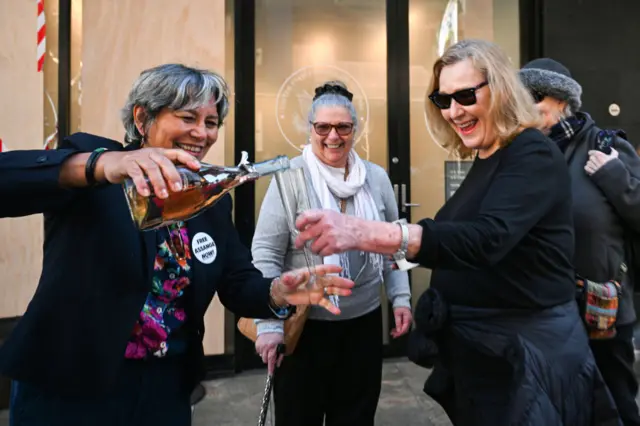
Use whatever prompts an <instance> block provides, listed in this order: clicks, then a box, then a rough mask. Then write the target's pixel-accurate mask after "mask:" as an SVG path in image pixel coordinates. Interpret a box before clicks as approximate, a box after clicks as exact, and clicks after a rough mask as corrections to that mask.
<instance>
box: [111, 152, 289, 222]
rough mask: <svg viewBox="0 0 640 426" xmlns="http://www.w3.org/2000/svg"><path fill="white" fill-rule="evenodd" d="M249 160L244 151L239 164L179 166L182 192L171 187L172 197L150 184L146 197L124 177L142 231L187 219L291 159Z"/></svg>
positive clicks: (285, 167)
mask: <svg viewBox="0 0 640 426" xmlns="http://www.w3.org/2000/svg"><path fill="white" fill-rule="evenodd" d="M247 159H248V154H247V153H246V152H244V151H243V152H242V160H241V161H240V164H239V165H238V166H237V167H224V166H216V165H213V164H206V163H201V167H200V169H199V170H198V171H193V170H191V169H189V168H187V167H185V166H177V167H176V168H177V170H178V173H179V174H180V176H181V177H182V191H178V192H172V191H171V190H170V189H169V197H167V198H164V199H163V198H159V197H157V196H156V195H155V194H154V192H153V187H152V186H151V185H149V190H150V191H151V194H150V195H149V196H148V197H144V196H142V195H140V194H139V193H138V191H137V189H136V186H135V184H134V183H133V180H131V179H127V180H125V182H124V183H123V188H124V193H125V198H126V200H127V203H128V205H129V211H130V212H131V217H132V218H133V221H134V223H135V224H136V226H137V227H138V228H139V229H140V230H142V231H148V230H151V229H156V228H159V227H161V226H166V225H170V224H172V223H175V222H180V221H186V220H188V219H191V218H193V217H195V216H197V215H199V214H200V213H202V212H203V211H205V210H206V209H208V208H209V207H211V206H213V205H214V204H215V203H216V202H217V201H218V200H219V199H220V198H221V197H222V196H223V195H225V194H226V193H227V192H229V191H230V190H232V189H233V188H235V187H237V186H240V185H242V184H244V183H247V182H253V181H255V180H257V179H258V178H260V177H262V176H267V175H271V174H273V173H276V172H278V171H282V170H287V169H289V159H288V158H287V157H286V156H282V155H281V156H278V157H275V158H272V159H271V160H267V161H263V162H261V163H255V164H252V163H250V162H249V161H247ZM148 182H149V181H148V179H147V183H148Z"/></svg>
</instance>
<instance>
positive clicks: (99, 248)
mask: <svg viewBox="0 0 640 426" xmlns="http://www.w3.org/2000/svg"><path fill="white" fill-rule="evenodd" d="M98 147H106V148H108V149H110V150H123V149H127V150H128V149H132V148H131V147H126V148H124V147H123V146H122V145H121V144H120V143H118V142H115V141H112V140H109V139H105V138H101V137H98V136H94V135H90V134H86V133H77V134H74V135H72V136H70V137H68V138H66V139H65V140H64V141H63V142H62V143H61V146H60V148H59V149H58V150H55V151H45V150H33V151H12V152H8V153H3V154H0V200H2V201H1V202H0V217H16V216H26V215H30V214H37V213H44V216H45V234H44V259H43V266H42V275H41V277H40V282H39V284H38V287H37V290H36V292H35V295H34V296H33V299H32V300H31V302H30V303H29V306H28V308H27V310H26V312H25V314H24V316H23V317H22V318H21V319H20V320H19V322H18V323H17V325H16V327H15V329H14V330H13V332H12V333H11V334H10V336H9V337H8V339H7V340H6V341H5V343H4V345H3V346H2V347H1V348H0V371H1V372H2V373H3V374H4V375H6V376H8V377H11V378H13V379H17V380H24V381H29V382H33V383H38V384H41V385H43V386H50V387H51V388H53V389H55V390H56V391H57V392H65V391H67V392H69V393H72V394H73V393H75V392H74V391H76V390H77V391H79V392H81V393H83V394H85V393H86V392H87V391H91V390H96V391H106V390H107V389H108V388H109V385H110V384H112V383H113V382H114V379H115V376H116V375H117V374H118V369H119V367H120V365H121V363H122V361H123V360H124V353H125V348H126V344H127V341H128V340H129V337H130V335H131V332H132V330H133V326H134V324H135V322H136V320H137V318H138V315H139V313H140V310H141V309H142V307H143V305H144V302H145V300H146V297H147V294H148V292H149V290H150V289H151V278H152V272H153V262H154V257H155V254H156V237H155V232H153V231H149V232H140V231H139V230H138V229H137V228H135V226H134V223H133V221H132V219H131V216H130V213H129V210H128V207H127V204H126V200H125V198H124V192H123V190H122V186H121V185H110V184H107V185H101V186H98V187H94V188H82V189H73V190H69V189H62V188H60V187H59V186H58V175H59V172H60V168H61V164H62V163H63V162H64V161H65V160H66V159H67V158H68V157H69V156H71V155H73V154H74V153H77V152H89V151H92V150H94V149H96V148H98ZM231 207H232V202H231V197H230V196H228V195H227V196H225V197H223V198H222V199H221V200H220V201H219V202H218V203H217V204H216V205H214V206H213V207H212V208H210V209H209V210H207V211H206V212H204V213H203V214H201V215H199V216H197V217H196V218H194V219H191V220H189V221H187V228H188V231H189V235H190V237H191V238H193V235H195V234H196V233H198V232H205V233H207V234H209V235H210V236H211V237H212V238H213V240H214V241H215V244H216V246H217V257H216V259H215V260H214V262H213V263H210V264H204V263H201V262H199V261H198V260H197V259H195V257H194V259H193V269H192V271H193V278H192V283H191V286H190V287H188V291H187V294H188V296H187V297H188V300H187V302H188V303H187V318H188V319H187V323H186V324H185V330H186V332H187V336H188V337H187V338H188V340H189V345H188V347H189V349H188V356H189V357H190V358H191V360H190V362H188V364H189V365H190V367H189V378H190V380H192V381H193V382H194V383H195V381H196V380H198V379H200V378H201V375H202V373H203V370H202V362H201V361H202V359H203V348H202V338H203V335H204V323H203V316H204V313H205V311H206V309H207V307H208V306H209V303H210V302H211V299H212V298H213V296H214V294H215V293H216V292H217V293H218V295H219V297H220V300H221V302H222V303H223V305H224V306H225V307H227V308H228V309H230V310H231V311H233V312H234V313H236V314H237V315H241V316H246V317H251V318H269V317H273V314H272V312H271V310H270V309H269V307H268V300H269V282H270V280H268V279H265V278H263V277H262V274H261V273H260V272H259V271H258V270H257V269H256V268H254V266H253V264H252V262H251V254H250V251H249V250H248V249H247V248H246V247H244V246H243V245H242V243H241V242H240V240H239V238H238V235H237V232H236V230H235V227H234V225H233V222H232V219H231ZM14 285H20V283H14ZM191 361H193V362H191ZM87 384H88V385H89V386H86V385H87Z"/></svg>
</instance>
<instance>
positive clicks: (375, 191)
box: [251, 157, 411, 334]
mask: <svg viewBox="0 0 640 426" xmlns="http://www.w3.org/2000/svg"><path fill="white" fill-rule="evenodd" d="M365 165H366V168H367V176H366V180H365V185H368V187H369V190H370V192H371V194H372V196H373V197H374V201H375V203H376V205H377V206H378V212H379V215H380V217H381V218H384V220H386V221H388V222H391V221H394V220H396V219H398V206H397V204H396V201H395V196H394V193H393V188H392V187H391V181H390V180H389V177H388V175H387V173H386V171H385V170H384V169H383V168H382V167H380V166H378V165H376V164H373V163H370V162H368V161H365ZM300 167H302V168H303V169H304V171H305V177H306V180H307V188H308V192H309V198H310V202H311V207H312V208H320V207H321V206H320V200H319V198H318V195H317V194H316V192H315V190H314V189H313V186H312V184H311V177H310V175H309V171H308V168H307V165H306V163H305V162H304V160H303V158H302V157H295V158H293V159H292V160H291V168H294V169H295V168H300ZM346 212H347V214H353V213H354V204H353V197H352V198H350V199H349V200H347V211H346ZM251 251H252V254H253V263H254V265H255V266H256V268H258V269H259V270H260V271H261V272H262V274H263V275H264V276H265V277H275V276H279V275H280V274H281V273H283V272H285V271H288V270H291V269H296V268H303V267H306V262H305V258H304V254H303V252H302V250H298V249H296V248H295V247H294V245H293V237H292V235H291V233H290V232H289V228H288V227H287V221H286V216H285V213H284V208H283V206H282V202H281V200H280V193H279V192H278V187H277V184H276V182H275V179H272V181H271V183H270V185H269V188H268V190H267V193H266V195H265V197H264V200H263V201H262V207H261V209H260V215H259V217H258V224H257V226H256V231H255V234H254V237H253V244H252V247H251ZM365 262H366V256H363V255H362V254H361V253H359V252H350V253H349V266H350V268H351V270H350V271H349V274H350V275H349V276H350V277H351V278H352V279H354V278H355V277H356V276H358V273H359V272H360V269H361V267H362V266H363V265H364V264H365ZM384 283H385V288H386V291H387V297H388V298H389V300H391V303H392V304H393V307H394V308H396V307H401V306H402V307H409V308H410V307H411V292H410V290H409V276H408V274H407V273H406V272H401V271H397V270H396V271H394V270H392V269H391V262H390V261H385V269H384ZM380 284H381V282H380V277H379V275H378V274H377V273H376V271H374V270H373V268H371V266H370V264H368V263H367V266H366V267H365V269H364V270H363V271H362V273H361V274H360V277H359V278H358V280H357V281H356V286H355V288H354V290H353V293H352V295H351V296H349V297H341V298H340V310H341V314H340V315H339V316H335V315H333V314H331V313H329V312H327V311H326V310H325V309H324V308H321V307H318V306H312V307H311V310H310V314H309V318H311V319H318V320H328V321H331V320H337V321H339V320H345V319H351V318H356V317H359V316H362V315H364V314H366V313H368V312H371V311H373V310H374V309H376V308H377V307H378V306H380ZM256 323H257V324H258V334H261V333H264V332H268V331H280V332H281V331H282V321H279V320H256Z"/></svg>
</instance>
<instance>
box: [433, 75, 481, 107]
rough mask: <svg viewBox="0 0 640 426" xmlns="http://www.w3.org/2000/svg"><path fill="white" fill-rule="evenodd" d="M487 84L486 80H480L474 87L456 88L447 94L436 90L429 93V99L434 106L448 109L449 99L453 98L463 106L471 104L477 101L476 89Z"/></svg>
mask: <svg viewBox="0 0 640 426" xmlns="http://www.w3.org/2000/svg"><path fill="white" fill-rule="evenodd" d="M487 84H489V82H488V81H485V82H482V83H480V84H478V85H477V86H475V87H470V88H469V89H462V90H458V91H457V92H455V93H452V94H450V95H447V94H445V93H440V92H438V91H437V90H436V91H435V92H433V93H432V94H430V95H429V99H431V102H433V104H434V105H435V106H437V107H438V108H440V109H449V108H450V107H451V99H455V100H456V102H457V103H459V104H460V105H464V106H469V105H473V104H475V103H476V102H477V99H476V91H477V90H478V89H480V88H482V87H484V86H486V85H487Z"/></svg>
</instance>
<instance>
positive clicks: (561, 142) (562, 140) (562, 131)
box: [549, 115, 585, 152]
mask: <svg viewBox="0 0 640 426" xmlns="http://www.w3.org/2000/svg"><path fill="white" fill-rule="evenodd" d="M584 123H585V120H584V119H582V118H580V117H577V116H575V115H572V116H571V117H567V118H561V119H560V121H559V122H557V123H556V124H554V125H553V126H552V127H551V129H550V130H551V132H550V133H549V138H550V139H551V140H552V141H554V142H555V143H557V144H558V148H560V149H561V150H562V152H565V151H566V149H567V147H568V146H569V143H570V142H571V139H573V137H574V136H575V135H576V134H577V133H578V132H579V131H580V129H582V126H584Z"/></svg>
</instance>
